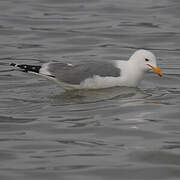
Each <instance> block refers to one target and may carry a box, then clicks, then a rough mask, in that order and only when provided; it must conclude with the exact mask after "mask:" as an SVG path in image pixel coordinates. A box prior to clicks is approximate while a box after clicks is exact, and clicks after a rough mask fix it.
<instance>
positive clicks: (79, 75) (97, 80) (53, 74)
mask: <svg viewBox="0 0 180 180" xmlns="http://www.w3.org/2000/svg"><path fill="white" fill-rule="evenodd" d="M10 65H11V66H15V67H18V68H20V69H21V70H23V71H24V72H30V73H34V74H37V75H41V76H44V77H46V78H48V79H51V80H54V81H55V82H57V83H58V84H59V85H60V86H61V87H62V88H63V89H65V90H73V89H102V88H109V87H115V86H128V87H136V86H138V84H139V82H140V81H141V80H142V78H143V76H144V73H145V72H147V71H149V70H153V71H154V72H156V73H157V74H158V75H159V76H163V72H162V71H161V70H160V68H159V67H158V66H157V63H156V57H155V55H154V54H153V53H152V52H150V51H148V50H144V49H140V50H137V51H136V52H135V53H134V54H132V56H131V57H130V58H129V60H128V61H122V60H115V61H109V62H107V61H105V62H102V61H90V62H84V63H80V64H76V65H73V64H69V63H61V62H49V63H45V64H43V65H42V66H36V65H27V64H20V65H18V64H15V63H11V64H10Z"/></svg>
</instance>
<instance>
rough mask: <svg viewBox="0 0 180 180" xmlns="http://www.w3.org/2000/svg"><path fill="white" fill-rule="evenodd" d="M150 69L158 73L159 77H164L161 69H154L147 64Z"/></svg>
mask: <svg viewBox="0 0 180 180" xmlns="http://www.w3.org/2000/svg"><path fill="white" fill-rule="evenodd" d="M147 65H148V66H149V67H151V69H152V70H153V71H154V72H156V73H157V74H158V75H159V76H161V77H162V76H163V72H162V71H161V69H160V68H159V67H153V66H151V65H150V64H147Z"/></svg>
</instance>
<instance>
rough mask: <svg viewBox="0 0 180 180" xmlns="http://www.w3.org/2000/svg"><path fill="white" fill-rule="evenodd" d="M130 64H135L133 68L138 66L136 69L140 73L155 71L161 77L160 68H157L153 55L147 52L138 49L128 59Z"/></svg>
mask: <svg viewBox="0 0 180 180" xmlns="http://www.w3.org/2000/svg"><path fill="white" fill-rule="evenodd" d="M129 62H130V63H133V64H134V63H135V64H134V66H138V69H139V70H141V71H144V72H146V71H149V70H153V71H155V72H156V73H157V74H158V75H159V76H162V75H163V73H162V72H161V70H160V68H159V67H158V66H157V63H156V57H155V55H154V54H153V53H152V52H150V51H147V50H144V49H140V50H137V51H136V52H135V53H134V54H133V55H132V56H131V57H130V58H129Z"/></svg>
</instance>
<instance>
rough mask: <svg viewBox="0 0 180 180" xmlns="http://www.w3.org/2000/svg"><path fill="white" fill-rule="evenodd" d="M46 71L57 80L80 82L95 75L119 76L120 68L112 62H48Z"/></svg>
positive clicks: (71, 82)
mask: <svg viewBox="0 0 180 180" xmlns="http://www.w3.org/2000/svg"><path fill="white" fill-rule="evenodd" d="M48 71H49V72H50V74H51V75H52V76H54V77H55V78H56V79H57V80H59V81H61V82H65V83H69V84H80V83H81V82H82V81H84V80H85V79H87V78H92V77H93V76H95V75H98V76H101V77H108V76H109V77H119V76H120V69H119V68H118V67H116V66H115V64H114V63H113V62H112V63H111V62H96V61H93V62H86V63H83V64H78V65H71V64H65V63H50V64H48Z"/></svg>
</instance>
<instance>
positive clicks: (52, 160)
mask: <svg viewBox="0 0 180 180" xmlns="http://www.w3.org/2000/svg"><path fill="white" fill-rule="evenodd" d="M179 9H180V1H179V0H148V1H145V0H136V1H130V0H119V1H118V0H109V1H108V0H28V1H26V0H0V179H1V180H92V179H93V180H109V179H113V180H116V179H117V180H119V179H122V180H131V179H132V180H146V179H147V180H152V179H153V180H154V179H155V180H161V179H162V180H166V179H167V180H175V179H177V180H179V179H180V111H179V109H180V83H179V82H180V33H179V32H180V10H179ZM139 48H145V49H149V50H151V51H152V52H154V53H155V54H156V56H157V57H158V64H159V66H160V68H161V69H162V70H163V72H164V77H163V78H160V77H158V76H157V75H156V74H155V73H149V74H147V75H146V76H145V78H144V80H143V82H142V83H141V85H140V86H139V87H138V88H125V87H123V88H110V89H104V90H98V91H96V90H94V91H74V92H64V91H63V89H61V88H60V87H59V86H58V85H56V84H54V83H53V82H50V81H48V80H46V79H43V78H42V77H37V76H35V75H30V74H27V73H23V72H20V71H17V70H13V69H12V68H11V67H9V66H8V63H10V62H15V63H28V64H35V65H40V64H42V63H45V62H48V61H52V60H55V61H65V62H69V61H71V62H75V63H76V62H79V61H89V60H94V59H95V60H98V61H101V60H107V61H111V60H116V59H128V58H129V56H130V55H131V54H132V53H133V52H134V51H135V50H136V49H139Z"/></svg>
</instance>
